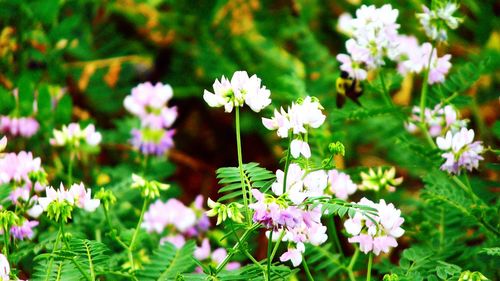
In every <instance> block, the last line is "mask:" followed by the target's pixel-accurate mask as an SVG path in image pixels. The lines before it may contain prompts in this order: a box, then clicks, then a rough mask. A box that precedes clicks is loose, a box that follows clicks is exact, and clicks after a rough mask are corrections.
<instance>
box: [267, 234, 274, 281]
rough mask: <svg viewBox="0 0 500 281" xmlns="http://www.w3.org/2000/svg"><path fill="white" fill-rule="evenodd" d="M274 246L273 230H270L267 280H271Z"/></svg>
mask: <svg viewBox="0 0 500 281" xmlns="http://www.w3.org/2000/svg"><path fill="white" fill-rule="evenodd" d="M272 247H273V230H272V229H271V230H269V238H268V241H267V280H268V281H271V262H272V260H271V248H272Z"/></svg>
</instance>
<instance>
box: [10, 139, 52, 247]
mask: <svg viewBox="0 0 500 281" xmlns="http://www.w3.org/2000/svg"><path fill="white" fill-rule="evenodd" d="M6 144H7V139H6V138H5V137H4V138H2V139H1V140H0V152H1V151H2V150H3V149H5V146H6ZM0 184H8V185H9V186H10V189H11V191H10V194H9V196H8V199H9V200H10V201H11V202H12V205H13V206H15V207H16V208H17V209H19V210H26V213H25V214H24V215H26V216H27V217H31V218H37V217H38V216H39V215H40V214H41V212H42V210H41V208H40V206H38V205H37V204H36V201H37V198H38V195H37V193H39V192H41V191H43V190H44V185H45V184H46V174H45V172H44V170H43V169H42V167H41V160H40V158H38V157H36V158H34V157H33V155H32V153H31V152H25V151H21V152H19V153H17V154H16V153H12V152H11V153H5V154H0ZM37 225H38V221H35V220H29V219H27V218H25V217H21V218H20V219H19V220H18V221H17V222H16V224H14V225H13V226H12V227H11V228H10V234H11V236H12V237H14V238H16V239H20V240H23V239H25V238H28V239H31V238H32V237H33V235H34V232H33V228H34V227H36V226H37Z"/></svg>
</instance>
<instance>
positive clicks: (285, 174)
mask: <svg viewBox="0 0 500 281" xmlns="http://www.w3.org/2000/svg"><path fill="white" fill-rule="evenodd" d="M291 145H292V134H291V133H288V150H287V151H286V160H285V172H284V176H283V194H285V193H286V178H287V175H288V166H290V155H291V153H290V146H291Z"/></svg>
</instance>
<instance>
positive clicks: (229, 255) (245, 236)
mask: <svg viewBox="0 0 500 281" xmlns="http://www.w3.org/2000/svg"><path fill="white" fill-rule="evenodd" d="M258 227H259V224H253V225H252V226H251V227H249V228H247V229H246V230H245V232H244V233H243V235H242V236H241V238H240V241H238V243H236V244H234V246H233V248H231V250H230V251H228V253H227V255H226V257H225V258H224V260H223V261H222V262H221V263H220V264H219V265H218V266H217V268H216V269H215V273H216V274H218V273H219V272H220V271H221V270H222V269H224V267H226V265H227V263H228V262H229V261H230V260H231V258H232V257H233V255H234V254H235V253H236V250H238V248H239V247H241V245H243V244H244V243H245V242H246V240H247V239H248V237H249V236H250V233H252V231H254V230H255V229H257V228H258Z"/></svg>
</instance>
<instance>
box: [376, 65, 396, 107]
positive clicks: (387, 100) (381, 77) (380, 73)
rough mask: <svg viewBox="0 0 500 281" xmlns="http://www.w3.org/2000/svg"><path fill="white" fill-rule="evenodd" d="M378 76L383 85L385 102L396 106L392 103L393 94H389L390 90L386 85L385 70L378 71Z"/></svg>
mask: <svg viewBox="0 0 500 281" xmlns="http://www.w3.org/2000/svg"><path fill="white" fill-rule="evenodd" d="M378 76H379V77H380V84H381V85H382V97H383V98H384V101H385V104H386V105H388V106H391V107H392V106H394V104H393V103H392V99H391V96H390V95H389V92H388V90H387V88H386V87H385V79H384V72H383V71H380V72H379V73H378Z"/></svg>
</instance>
